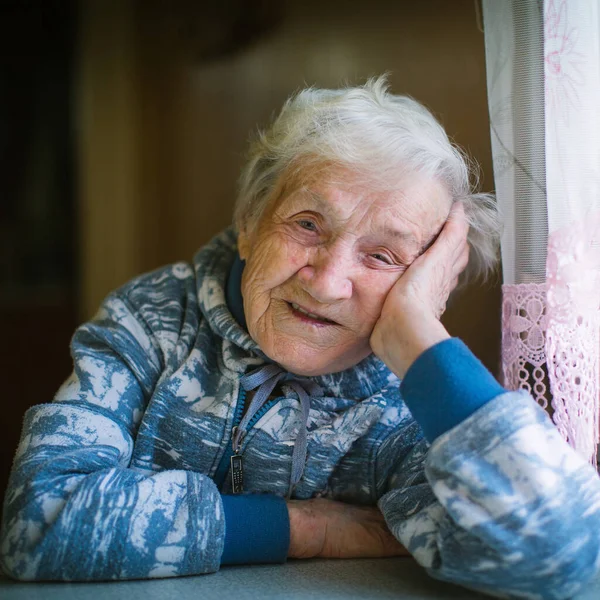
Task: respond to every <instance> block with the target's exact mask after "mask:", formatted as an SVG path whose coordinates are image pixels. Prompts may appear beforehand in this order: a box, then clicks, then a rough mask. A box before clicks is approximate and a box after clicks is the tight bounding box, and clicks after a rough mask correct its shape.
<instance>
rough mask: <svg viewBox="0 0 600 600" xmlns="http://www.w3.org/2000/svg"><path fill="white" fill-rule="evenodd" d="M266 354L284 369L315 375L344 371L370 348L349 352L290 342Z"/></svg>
mask: <svg viewBox="0 0 600 600" xmlns="http://www.w3.org/2000/svg"><path fill="white" fill-rule="evenodd" d="M277 346H278V347H276V348H274V349H273V352H266V354H267V356H269V358H271V359H272V360H274V361H275V362H277V363H278V364H280V365H281V366H282V367H283V368H284V369H285V370H286V371H288V372H290V373H294V374H295V375H299V376H301V377H317V376H319V375H327V374H329V373H337V372H338V371H344V370H346V369H349V368H350V367H353V366H354V365H356V364H358V363H359V362H360V361H361V360H363V359H364V358H366V357H367V356H368V355H369V354H370V349H369V348H367V349H366V350H362V351H360V350H359V349H358V348H357V349H356V350H354V351H351V352H349V351H348V350H346V351H344V352H340V348H339V346H338V347H333V348H328V349H322V348H319V349H315V348H311V347H303V346H302V345H300V347H298V346H297V347H295V348H294V347H292V345H291V344H285V343H283V344H277Z"/></svg>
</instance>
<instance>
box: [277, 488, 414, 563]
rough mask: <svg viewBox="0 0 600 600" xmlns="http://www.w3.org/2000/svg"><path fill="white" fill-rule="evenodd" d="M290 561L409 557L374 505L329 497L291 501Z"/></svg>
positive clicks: (289, 506) (289, 501)
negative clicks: (346, 502) (360, 504)
mask: <svg viewBox="0 0 600 600" xmlns="http://www.w3.org/2000/svg"><path fill="white" fill-rule="evenodd" d="M287 506H288V512H289V516H290V549H289V551H288V557H289V558H316V557H320V558H380V557H385V556H408V555H409V554H408V551H407V550H406V549H405V548H404V546H402V544H400V542H398V540H396V538H395V537H394V536H393V535H392V534H391V533H390V531H389V529H388V528H387V525H386V523H385V520H384V518H383V515H382V514H381V512H380V511H379V509H378V508H377V507H374V506H356V505H353V504H345V503H344V502H337V501H335V500H327V499H325V498H314V499H311V500H288V503H287Z"/></svg>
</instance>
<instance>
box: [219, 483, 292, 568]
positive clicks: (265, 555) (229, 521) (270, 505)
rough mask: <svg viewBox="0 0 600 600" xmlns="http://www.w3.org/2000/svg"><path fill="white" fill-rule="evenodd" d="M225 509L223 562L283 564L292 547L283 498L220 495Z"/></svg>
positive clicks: (231, 563) (256, 495)
mask: <svg viewBox="0 0 600 600" xmlns="http://www.w3.org/2000/svg"><path fill="white" fill-rule="evenodd" d="M221 500H222V501H223V510H224V512H225V548H224V549H223V555H222V556H221V564H222V565H242V564H251V563H282V562H285V559H286V558H287V553H288V550H289V547H290V518H289V515H288V509H287V504H286V502H285V500H284V499H283V498H280V497H279V496H274V495H271V494H244V495H239V496H221Z"/></svg>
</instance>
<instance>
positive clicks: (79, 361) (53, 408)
mask: <svg viewBox="0 0 600 600" xmlns="http://www.w3.org/2000/svg"><path fill="white" fill-rule="evenodd" d="M71 350H72V356H73V361H74V371H73V374H72V375H71V377H70V378H69V379H67V381H66V382H65V383H64V384H63V385H62V387H61V388H60V390H59V391H58V393H57V395H56V397H55V399H54V402H52V403H50V404H42V405H38V406H34V407H32V408H31V409H30V410H29V411H28V412H27V413H26V416H25V420H24V426H23V431H22V436H21V441H20V444H19V447H18V449H17V453H16V457H15V461H14V465H13V469H12V472H11V477H10V480H9V484H8V489H7V493H6V498H5V503H4V512H3V520H2V531H1V535H0V559H1V564H2V566H3V568H4V570H5V571H6V573H7V574H8V575H10V576H12V577H14V578H17V579H21V580H102V579H132V578H147V577H167V576H175V575H187V574H195V573H205V572H210V571H215V570H217V569H218V567H219V562H220V558H221V554H222V551H223V543H224V542H223V539H224V527H225V526H224V517H223V505H222V501H221V497H220V495H219V493H218V490H217V488H216V487H215V485H214V483H213V482H212V481H211V480H210V479H209V478H208V477H206V476H204V475H201V474H199V473H195V472H191V471H183V470H171V471H162V472H158V473H154V474H148V473H142V472H139V471H136V470H135V469H132V468H130V461H131V456H132V449H133V440H134V439H135V435H136V432H137V427H138V425H139V422H140V420H141V417H142V415H143V413H144V410H145V408H146V405H147V403H148V401H149V398H150V396H151V394H152V391H153V389H154V387H155V385H156V382H157V381H158V379H159V377H160V374H161V371H162V360H163V359H162V355H161V353H160V349H159V347H158V346H157V345H156V340H155V339H154V338H153V336H152V335H150V332H149V330H148V329H146V327H145V325H144V323H143V321H141V320H140V319H138V318H137V316H136V314H135V311H134V309H133V308H132V306H131V305H130V304H129V303H128V301H127V297H126V296H125V295H118V294H113V295H111V296H109V298H108V299H107V300H106V301H105V303H104V304H103V307H102V308H101V310H100V311H99V313H98V314H97V315H96V317H95V318H94V320H93V321H91V322H90V323H88V324H86V325H83V326H82V327H80V328H79V329H78V330H77V331H76V333H75V335H74V337H73V340H72V345H71ZM42 358H43V357H39V356H38V357H37V358H35V360H42ZM32 376H35V373H34V366H33V365H32Z"/></svg>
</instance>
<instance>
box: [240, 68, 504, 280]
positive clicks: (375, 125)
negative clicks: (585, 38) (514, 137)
mask: <svg viewBox="0 0 600 600" xmlns="http://www.w3.org/2000/svg"><path fill="white" fill-rule="evenodd" d="M332 166H336V167H343V168H347V169H349V170H351V171H352V172H353V174H355V175H356V177H357V180H358V181H363V182H365V183H366V184H367V185H370V186H375V187H376V188H377V189H386V190H394V189H395V187H396V186H398V185H400V181H401V179H402V177H403V176H405V175H407V174H409V173H419V174H423V175H425V176H427V177H430V178H432V179H435V180H436V181H438V182H440V183H441V184H442V185H444V186H445V188H446V189H447V191H448V192H449V194H450V196H451V197H452V200H453V201H454V202H459V201H461V202H463V203H464V207H465V213H466V215H467V219H468V221H469V224H470V230H469V244H470V246H471V253H470V260H469V266H468V268H467V273H466V277H469V276H482V277H486V276H487V275H488V274H489V273H491V272H492V271H493V270H494V269H495V267H496V264H497V261H498V247H499V240H500V229H501V227H500V218H499V215H498V209H497V205H496V202H495V199H494V197H493V196H492V195H490V194H480V193H475V189H476V187H477V185H478V167H477V164H476V163H475V162H474V161H473V160H471V159H470V158H469V157H468V156H467V155H466V154H465V153H464V152H463V150H462V149H461V148H459V147H458V146H457V145H456V144H454V143H453V142H451V141H450V139H449V138H448V135H447V134H446V132H445V131H444V128H443V127H442V126H441V125H440V124H439V123H438V121H437V120H436V119H435V117H434V116H433V115H432V114H431V112H429V110H427V109H426V108H425V107H424V106H423V105H422V104H419V103H418V102H417V101H416V100H414V99H412V98H410V97H408V96H396V95H393V94H391V93H389V91H388V84H387V80H386V77H385V76H381V77H377V78H372V79H369V80H368V81H367V82H366V83H365V84H364V85H362V86H359V87H348V88H344V89H339V90H325V89H316V88H308V89H304V90H302V91H300V92H298V93H297V94H295V95H294V96H292V97H291V98H290V99H289V100H288V101H287V102H286V103H285V104H284V106H283V108H282V110H281V112H280V113H279V115H278V116H277V118H276V119H275V121H274V122H273V123H272V125H271V126H270V127H269V128H268V129H266V130H264V131H259V132H258V134H257V135H256V137H255V139H254V140H253V141H252V143H251V145H250V151H249V155H248V160H247V163H246V165H245V166H244V168H243V170H242V174H241V177H240V181H239V195H238V198H237V201H236V205H235V209H234V224H235V226H236V227H237V228H238V230H239V229H240V228H242V227H243V226H245V227H252V226H253V225H256V223H258V221H259V219H260V217H261V216H262V214H263V211H264V210H265V207H266V206H267V204H268V203H269V202H270V201H272V200H273V199H274V198H277V197H280V196H281V194H282V192H283V190H284V189H286V188H289V187H290V186H291V185H293V186H300V185H302V182H303V181H305V180H306V178H307V177H309V176H310V177H314V176H315V174H317V175H318V173H319V172H323V171H325V170H326V169H329V168H331V167H332Z"/></svg>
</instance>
